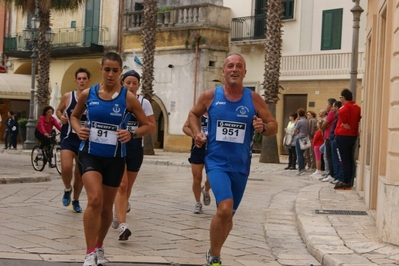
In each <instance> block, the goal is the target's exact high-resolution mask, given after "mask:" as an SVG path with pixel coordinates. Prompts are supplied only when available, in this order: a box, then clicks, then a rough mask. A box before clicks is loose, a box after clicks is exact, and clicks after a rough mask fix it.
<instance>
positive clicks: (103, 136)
mask: <svg viewBox="0 0 399 266" xmlns="http://www.w3.org/2000/svg"><path fill="white" fill-rule="evenodd" d="M116 130H118V125H112V124H105V123H100V122H92V123H91V128H90V138H89V140H90V141H91V142H95V143H99V144H108V145H116V144H117V143H118V139H117V138H116Z"/></svg>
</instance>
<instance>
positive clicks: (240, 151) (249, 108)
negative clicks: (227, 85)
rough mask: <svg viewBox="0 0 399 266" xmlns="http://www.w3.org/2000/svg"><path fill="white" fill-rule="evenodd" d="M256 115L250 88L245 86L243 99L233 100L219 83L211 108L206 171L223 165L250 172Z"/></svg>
mask: <svg viewBox="0 0 399 266" xmlns="http://www.w3.org/2000/svg"><path fill="white" fill-rule="evenodd" d="M254 115H256V109H255V107H254V105H253V102H252V92H251V90H250V89H248V88H244V91H243V96H242V97H241V99H240V100H239V101H237V102H231V101H229V100H228V99H227V98H226V97H225V95H224V90H223V87H222V86H218V87H216V89H215V95H214V98H213V101H212V103H211V105H210V106H209V109H208V142H207V150H206V156H205V168H206V171H209V170H213V169H223V170H224V171H227V172H239V173H243V174H246V175H249V170H250V166H251V157H252V143H253V135H254V128H253V126H252V121H253V117H254Z"/></svg>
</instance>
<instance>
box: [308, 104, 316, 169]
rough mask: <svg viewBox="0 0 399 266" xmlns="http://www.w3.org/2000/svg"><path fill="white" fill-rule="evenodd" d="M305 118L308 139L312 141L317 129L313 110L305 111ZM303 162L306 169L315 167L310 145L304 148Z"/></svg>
mask: <svg viewBox="0 0 399 266" xmlns="http://www.w3.org/2000/svg"><path fill="white" fill-rule="evenodd" d="M306 118H307V119H308V121H309V139H310V141H311V142H312V141H313V137H314V134H315V133H316V131H317V130H318V126H317V119H316V113H315V112H313V111H307V112H306ZM305 162H306V163H305V165H307V166H308V169H316V159H315V154H314V151H313V148H312V147H310V148H309V149H306V150H305Z"/></svg>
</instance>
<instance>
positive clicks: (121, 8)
mask: <svg viewBox="0 0 399 266" xmlns="http://www.w3.org/2000/svg"><path fill="white" fill-rule="evenodd" d="M122 24H123V0H119V18H118V45H117V47H118V54H119V55H122V52H123V48H122Z"/></svg>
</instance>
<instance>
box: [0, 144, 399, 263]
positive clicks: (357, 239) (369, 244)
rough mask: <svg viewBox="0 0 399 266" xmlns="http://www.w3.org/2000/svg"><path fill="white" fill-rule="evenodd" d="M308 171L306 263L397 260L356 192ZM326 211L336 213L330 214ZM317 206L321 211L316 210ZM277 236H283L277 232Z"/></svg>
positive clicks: (169, 161)
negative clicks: (308, 259)
mask: <svg viewBox="0 0 399 266" xmlns="http://www.w3.org/2000/svg"><path fill="white" fill-rule="evenodd" d="M0 152H6V153H10V154H14V153H15V154H26V155H27V156H28V155H29V151H23V150H17V151H13V150H6V151H4V150H2V151H0ZM187 158H188V153H171V152H164V151H162V150H156V155H153V156H145V158H144V164H152V165H165V166H176V167H187V168H188V167H190V165H189V163H188V161H187ZM258 161H259V154H254V156H253V160H252V167H251V172H252V173H265V174H268V173H272V174H274V175H279V174H280V175H285V176H286V175H287V174H286V173H287V171H284V170H282V169H283V168H284V166H285V164H284V165H283V164H280V165H279V164H262V163H259V162H258ZM310 174H311V173H310V172H309V173H307V174H306V175H304V176H302V177H300V178H305V179H308V180H310V181H312V183H311V185H309V186H306V187H304V188H303V189H301V190H300V192H299V193H298V195H297V198H296V200H295V215H296V217H295V218H296V222H297V224H298V230H299V232H300V234H301V236H302V239H303V241H304V242H305V244H306V246H307V249H308V252H309V253H311V254H312V255H313V256H314V257H315V258H316V259H317V261H318V262H319V263H320V264H317V263H314V262H312V264H308V265H325V266H339V265H342V266H343V265H345V266H355V265H356V266H359V265H399V247H398V246H394V245H390V244H386V243H383V242H381V241H380V240H379V238H378V235H377V231H376V228H375V222H374V219H373V216H372V214H371V212H370V211H369V210H368V209H367V208H366V206H365V204H364V202H363V200H362V199H361V198H360V197H359V196H358V194H357V193H356V191H355V190H350V191H348V190H346V191H335V190H334V189H333V187H334V186H333V185H332V184H330V183H322V182H320V181H318V180H317V179H316V178H313V177H312V176H311V175H310ZM49 176H50V175H49V174H48V173H47V174H46V173H41V172H35V171H33V170H32V171H20V172H19V173H18V174H12V173H11V171H10V169H9V168H8V167H5V166H3V164H0V178H1V182H2V183H3V184H4V183H15V182H18V183H21V182H39V181H47V180H49V178H50V177H49ZM292 178H298V177H292ZM329 210H334V211H339V212H336V213H329V212H328V211H329ZM317 211H318V213H319V214H317V213H316V212H317ZM323 211H324V212H323ZM347 211H351V212H347ZM362 212H365V213H362ZM354 214H356V215H354ZM358 214H363V215H358ZM268 226H269V225H267V224H266V223H265V230H268V228H267V227H268ZM280 237H284V236H281V235H280ZM2 255H4V253H0V257H2ZM32 256H34V255H32ZM226 265H228V264H226ZM284 265H285V264H284ZM286 265H293V264H286ZM296 265H300V264H296Z"/></svg>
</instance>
